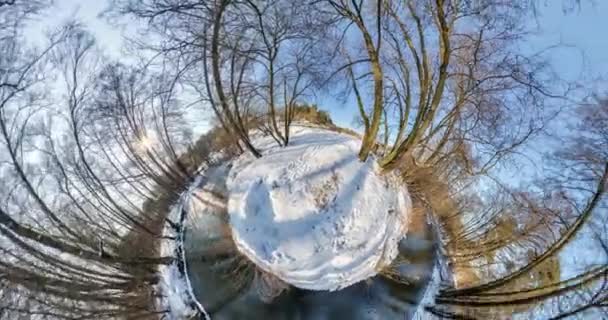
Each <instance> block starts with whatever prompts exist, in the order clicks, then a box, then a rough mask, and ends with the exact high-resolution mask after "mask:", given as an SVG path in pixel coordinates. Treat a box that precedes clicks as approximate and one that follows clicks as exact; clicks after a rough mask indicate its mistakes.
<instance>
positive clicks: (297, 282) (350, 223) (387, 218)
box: [227, 127, 411, 290]
mask: <svg viewBox="0 0 608 320" xmlns="http://www.w3.org/2000/svg"><path fill="white" fill-rule="evenodd" d="M292 130H293V132H292V137H291V141H290V144H289V146H287V147H285V148H281V147H279V146H277V145H276V144H275V143H274V142H273V141H272V140H271V139H270V138H268V137H258V138H256V139H254V143H255V145H256V146H258V147H259V148H260V149H261V150H262V151H263V154H264V156H263V157H262V158H260V159H256V158H254V157H252V156H251V155H249V154H245V155H242V156H241V157H239V158H237V159H236V160H235V161H234V163H233V167H232V169H231V170H230V173H229V176H228V180H227V188H228V193H229V201H228V213H229V216H230V224H231V228H232V233H233V235H232V236H233V238H234V241H235V243H236V246H237V248H238V249H239V251H240V252H241V253H243V254H244V255H246V256H247V257H248V258H249V259H250V260H252V261H253V262H254V263H255V264H256V265H257V266H258V267H259V268H261V269H262V270H264V271H266V272H269V273H271V274H273V275H275V276H276V277H278V278H279V279H281V280H283V281H285V282H287V283H289V284H291V285H294V286H296V287H299V288H304V289H309V290H337V289H341V288H344V287H347V286H349V285H351V284H354V283H356V282H359V281H361V280H364V279H367V278H369V277H372V276H374V275H375V274H376V273H377V272H378V271H379V270H380V269H381V268H382V267H383V266H386V265H388V264H390V262H391V261H392V260H393V259H394V258H395V257H396V255H397V244H398V241H399V240H400V239H401V238H403V236H404V234H405V232H406V231H407V220H408V219H407V217H408V210H409V208H410V207H411V205H410V199H409V195H408V193H407V191H406V190H405V187H403V186H399V184H398V183H396V182H395V181H396V179H391V178H390V177H388V175H380V174H379V170H378V168H377V166H376V164H375V163H376V162H375V160H374V159H372V158H371V157H370V159H368V161H366V162H364V163H363V162H360V161H359V160H358V157H357V154H358V151H359V147H360V145H361V141H360V140H359V139H357V138H354V137H351V136H348V135H344V134H339V133H335V132H332V131H327V130H322V129H313V128H303V127H296V128H293V129H292Z"/></svg>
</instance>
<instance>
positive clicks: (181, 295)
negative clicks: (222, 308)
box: [156, 176, 210, 320]
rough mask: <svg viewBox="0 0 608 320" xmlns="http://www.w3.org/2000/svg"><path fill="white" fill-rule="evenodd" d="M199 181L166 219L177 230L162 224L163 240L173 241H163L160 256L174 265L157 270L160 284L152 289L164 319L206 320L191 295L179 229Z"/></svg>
mask: <svg viewBox="0 0 608 320" xmlns="http://www.w3.org/2000/svg"><path fill="white" fill-rule="evenodd" d="M201 181H202V177H201V176H199V177H197V178H196V179H195V181H194V182H193V183H192V184H191V185H190V186H189V188H188V190H186V191H185V192H184V193H183V194H182V195H181V197H180V199H179V200H178V202H177V203H176V204H175V205H174V206H173V207H172V208H171V211H170V212H169V215H168V217H167V219H168V220H170V221H172V222H173V223H174V224H175V226H176V227H177V229H176V228H174V227H171V226H169V225H168V224H165V228H164V230H163V236H165V237H167V238H175V240H171V241H164V242H162V243H161V245H160V255H161V256H174V257H175V258H176V261H175V262H173V263H172V264H170V265H160V266H159V270H158V273H159V275H160V281H159V284H158V286H157V288H156V289H157V290H158V291H159V292H160V298H159V301H158V304H159V306H161V308H162V309H163V310H168V313H167V314H165V316H166V318H168V319H175V320H178V319H193V318H196V317H199V316H200V317H201V318H202V319H203V318H204V319H206V320H209V319H210V317H209V315H208V314H207V312H206V310H205V308H204V307H203V306H202V305H201V304H200V303H199V302H198V301H197V299H196V297H195V296H194V293H193V292H192V286H191V284H190V279H189V278H188V276H187V272H188V270H187V268H188V266H187V264H186V259H185V256H184V238H183V237H184V231H183V226H184V220H185V219H186V215H187V213H188V210H189V209H190V208H189V206H188V205H186V204H187V203H188V202H189V200H190V198H191V195H192V193H193V192H194V191H195V190H196V188H197V187H198V186H199V185H200V183H201ZM180 262H181V263H180Z"/></svg>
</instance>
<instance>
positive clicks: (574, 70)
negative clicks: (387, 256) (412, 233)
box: [27, 0, 608, 126]
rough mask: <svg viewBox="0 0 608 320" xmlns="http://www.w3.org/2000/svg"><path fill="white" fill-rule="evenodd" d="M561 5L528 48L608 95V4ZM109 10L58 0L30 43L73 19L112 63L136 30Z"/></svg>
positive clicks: (343, 114) (331, 104) (327, 100)
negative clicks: (566, 8)
mask: <svg viewBox="0 0 608 320" xmlns="http://www.w3.org/2000/svg"><path fill="white" fill-rule="evenodd" d="M561 2H562V1H557V0H551V1H546V3H541V5H540V11H539V12H540V15H539V16H538V19H537V20H536V21H535V20H533V19H531V20H530V26H533V27H535V28H536V30H537V35H535V36H534V37H533V38H531V39H530V41H529V42H528V43H527V45H528V46H529V47H530V48H531V50H532V51H535V50H542V49H544V48H546V47H549V46H552V45H556V44H561V45H562V48H558V49H553V50H552V52H551V59H552V62H553V66H554V68H555V70H556V71H557V73H558V74H559V75H560V76H561V77H564V78H566V79H569V80H577V79H584V82H585V84H586V85H590V86H592V87H593V88H594V89H595V90H596V91H598V92H604V91H605V92H608V90H607V89H608V88H605V84H606V81H605V80H603V79H602V78H603V76H604V75H608V36H607V35H606V33H608V1H589V2H585V3H584V4H583V5H581V7H580V8H579V9H575V10H574V11H572V12H569V13H567V14H565V13H564V12H563V7H562V5H561ZM107 5H108V1H107V0H97V1H89V0H55V5H54V7H53V8H51V9H50V10H48V11H47V12H46V14H45V16H44V17H42V18H41V19H40V20H38V21H34V22H32V23H31V24H30V27H29V29H28V31H27V37H28V38H29V39H32V40H36V39H42V38H41V36H42V32H41V31H42V30H44V29H45V28H48V27H50V26H53V25H57V24H59V23H61V22H62V21H64V20H67V19H69V18H71V17H76V18H77V19H79V20H81V21H82V22H83V23H84V24H86V25H87V26H88V28H89V30H90V31H92V32H93V33H94V34H95V36H96V38H97V41H98V44H99V45H100V47H101V48H103V50H104V52H105V53H107V54H109V55H110V56H113V57H117V58H118V57H121V46H122V44H123V40H122V34H124V33H132V32H134V30H133V29H132V28H131V29H130V28H125V27H124V26H122V27H121V26H118V25H111V24H109V23H108V22H107V21H105V20H104V19H102V18H99V17H98V14H99V13H100V12H101V11H102V10H103V9H105V8H106V6H107ZM314 102H317V103H318V104H319V105H320V106H321V107H322V108H325V109H327V110H329V111H330V113H331V115H332V117H333V118H334V120H335V121H336V122H337V123H338V124H339V125H343V126H351V125H352V122H353V118H354V116H355V108H354V107H352V106H347V105H344V104H342V103H339V102H338V101H336V99H333V98H332V97H330V96H322V97H319V98H318V99H317V101H314Z"/></svg>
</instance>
